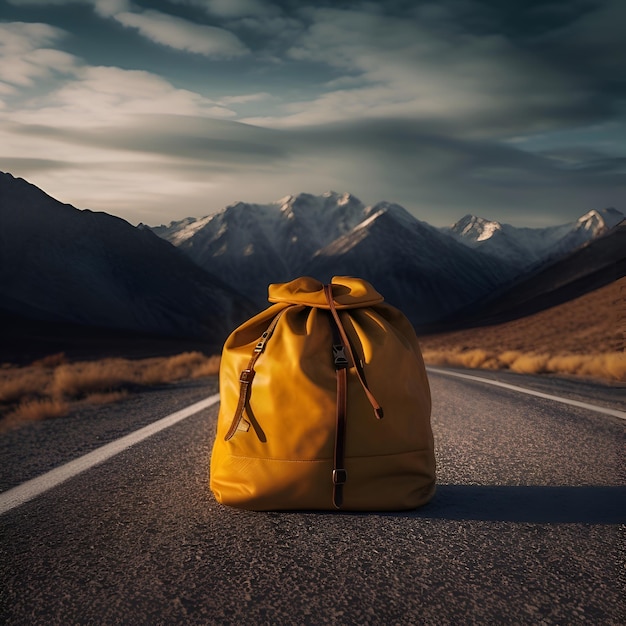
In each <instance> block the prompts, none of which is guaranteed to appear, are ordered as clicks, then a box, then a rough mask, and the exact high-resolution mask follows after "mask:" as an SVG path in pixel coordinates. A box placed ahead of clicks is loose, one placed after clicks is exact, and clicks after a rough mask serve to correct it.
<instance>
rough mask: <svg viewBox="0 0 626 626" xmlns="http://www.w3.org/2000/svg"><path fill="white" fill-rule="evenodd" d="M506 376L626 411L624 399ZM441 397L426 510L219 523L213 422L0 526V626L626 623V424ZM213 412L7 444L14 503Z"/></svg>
mask: <svg viewBox="0 0 626 626" xmlns="http://www.w3.org/2000/svg"><path fill="white" fill-rule="evenodd" d="M469 373H471V372H469ZM476 375H477V376H483V374H482V373H476ZM491 376H492V377H494V376H496V375H491ZM497 377H499V378H500V379H501V380H506V381H507V382H510V383H512V384H518V385H522V386H523V385H524V382H525V381H526V382H527V383H528V384H527V386H528V387H531V388H532V387H533V385H534V387H535V388H537V389H538V390H541V391H544V392H547V393H551V394H558V393H559V390H563V391H562V393H563V395H565V396H566V397H572V398H576V399H577V400H583V401H585V400H586V401H588V402H592V403H595V404H598V405H601V406H608V407H614V408H617V409H620V410H624V403H623V401H620V400H619V399H618V397H619V396H618V394H619V393H622V392H623V389H621V390H616V389H611V388H609V387H604V386H602V385H592V384H588V385H587V384H583V383H577V384H575V385H573V384H572V383H571V382H568V381H564V382H560V381H559V380H558V379H543V380H541V381H540V380H538V379H535V378H525V377H512V376H507V375H504V374H500V375H497ZM430 380H431V386H432V393H433V400H434V404H433V428H434V432H435V437H436V452H437V460H438V483H439V487H438V493H437V495H436V496H435V498H434V500H433V501H432V503H430V504H429V505H427V506H426V507H424V508H422V509H420V510H417V511H411V512H400V513H384V514H381V513H371V514H354V513H339V514H338V513H333V512H328V513H326V512H317V513H311V512H294V513H275V512H271V513H255V512H249V511H241V510H234V509H230V508H226V507H223V506H221V505H219V504H217V503H216V501H215V500H214V498H213V496H212V495H211V493H210V492H209V490H208V486H207V475H208V463H209V454H210V449H211V445H212V441H213V433H214V429H215V420H216V415H217V405H214V406H213V407H211V408H209V409H206V410H203V411H201V412H200V413H197V414H195V415H193V416H191V417H188V418H187V419H184V420H183V421H181V422H179V423H177V424H175V425H174V426H172V427H170V428H168V429H166V430H162V431H160V432H158V433H157V434H155V435H153V436H152V437H150V438H148V439H146V440H144V441H142V442H141V443H138V444H136V445H134V446H133V447H131V448H129V449H127V450H125V451H123V452H121V453H119V454H118V455H117V456H114V457H113V458H111V459H109V460H107V461H106V462H103V463H101V464H100V465H97V466H95V467H93V468H92V469H89V470H87V471H85V472H83V473H81V474H79V475H78V476H76V477H74V478H72V479H70V480H68V481H66V482H65V483H63V484H61V485H59V486H57V487H55V488H53V489H51V490H49V491H47V492H46V493H43V494H42V495H39V496H38V497H36V498H34V499H32V500H30V501H28V502H26V503H24V504H22V505H20V506H18V507H16V508H13V509H11V510H9V511H8V512H6V513H4V515H2V516H1V517H0V532H1V542H2V543H1V546H2V548H1V553H0V623H2V624H11V625H12V624H45V625H55V624H59V625H61V624H62V625H66V624H151V625H157V624H238V625H256V624H268V625H269V624H271V625H275V624H279V625H280V624H346V625H349V624H381V625H385V626H390V625H394V624H429V625H430V624H432V625H437V626H441V625H446V624H454V625H463V624H560V625H565V624H567V625H570V624H585V625H588V624H602V625H605V624H606V625H612V624H613V625H618V624H619V625H623V624H624V623H626V600H625V597H626V588H625V584H624V583H625V578H624V566H625V545H626V543H625V540H626V538H625V536H624V533H625V526H624V523H625V522H626V504H625V503H626V480H625V479H626V476H625V473H624V456H623V454H624V449H625V445H624V444H625V443H626V421H624V420H620V419H619V418H616V417H611V416H607V415H603V414H599V413H596V412H594V411H592V410H588V409H583V408H579V407H572V406H568V405H564V404H560V403H558V402H555V401H552V400H548V399H542V398H538V397H534V396H529V395H525V394H521V393H518V392H515V391H513V390H510V389H503V388H498V387H493V386H491V385H488V384H485V383H483V382H480V381H470V380H466V379H459V378H452V377H449V376H445V375H443V374H440V373H434V372H433V373H431V375H430ZM213 393H215V381H211V382H210V383H209V384H207V383H206V381H205V382H204V383H198V382H195V383H188V384H185V385H179V386H177V387H175V388H162V389H159V390H155V391H153V392H149V393H146V394H141V395H139V396H137V397H134V398H131V399H129V400H127V401H125V402H123V403H120V404H118V405H111V406H108V407H100V408H99V409H85V411H82V412H80V413H79V414H77V415H74V416H73V417H70V418H64V419H62V420H60V421H56V422H45V423H42V424H36V425H33V426H29V427H26V428H23V429H21V430H20V431H16V432H14V433H9V434H8V435H5V437H4V438H3V443H1V444H0V454H1V457H0V459H1V460H2V478H1V480H2V484H1V486H0V488H1V489H3V490H6V489H8V488H10V487H14V486H16V485H18V484H20V483H22V482H23V481H25V480H27V479H29V478H33V477H35V476H38V475H40V474H42V473H44V472H46V471H48V470H50V469H52V468H53V467H55V466H57V465H59V464H61V463H65V462H67V461H69V460H71V459H73V458H76V457H77V456H80V455H82V454H85V453H86V452H90V451H91V450H94V449H95V448H97V447H98V446H101V445H102V444H104V443H107V442H109V441H112V440H114V439H116V438H118V437H120V436H121V435H124V434H126V433H127V432H130V431H133V430H136V429H138V428H140V427H142V426H144V425H145V424H146V423H149V422H150V421H155V420H157V419H159V418H161V417H164V416H166V415H168V414H169V413H172V412H173V411H177V410H179V409H180V408H182V407H183V406H186V405H188V404H191V403H193V402H196V401H198V400H200V399H201V398H203V397H206V396H207V395H210V394H213ZM568 393H569V396H568V395H567V394H568ZM621 397H622V398H623V393H622V395H621Z"/></svg>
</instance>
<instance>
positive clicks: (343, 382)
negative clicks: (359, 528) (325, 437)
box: [324, 288, 349, 509]
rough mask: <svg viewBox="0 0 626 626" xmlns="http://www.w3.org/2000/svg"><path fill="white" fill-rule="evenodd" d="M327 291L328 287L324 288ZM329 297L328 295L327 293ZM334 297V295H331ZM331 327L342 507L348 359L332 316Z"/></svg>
mask: <svg viewBox="0 0 626 626" xmlns="http://www.w3.org/2000/svg"><path fill="white" fill-rule="evenodd" d="M324 293H326V288H324ZM327 297H328V295H327ZM331 297H332V296H331ZM330 328H331V330H332V333H333V361H334V363H335V372H336V374H337V404H336V412H335V449H334V458H333V475H332V476H333V505H334V507H335V508H336V509H340V508H341V505H342V504H343V486H344V484H345V482H346V480H347V479H348V473H347V472H346V469H345V468H344V459H345V444H346V417H347V412H348V411H347V409H348V365H349V363H348V359H347V358H346V347H345V345H344V344H343V343H342V340H341V335H340V334H339V329H338V328H337V325H336V324H335V321H334V320H333V319H332V317H331V318H330Z"/></svg>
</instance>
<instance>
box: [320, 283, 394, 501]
mask: <svg viewBox="0 0 626 626" xmlns="http://www.w3.org/2000/svg"><path fill="white" fill-rule="evenodd" d="M324 295H325V296H326V300H327V301H328V306H329V308H330V312H331V314H332V319H331V323H330V326H331V329H332V333H333V359H334V363H335V371H336V373H337V409H336V427H335V451H334V458H333V475H332V477H333V505H334V506H335V508H336V509H340V508H341V506H342V504H343V486H344V484H345V483H346V481H347V479H348V472H347V471H346V469H345V467H344V465H345V445H346V422H347V414H348V367H349V366H350V361H349V359H350V360H351V361H352V364H353V365H354V367H355V369H356V371H357V376H358V378H359V381H360V382H361V385H362V386H363V389H364V391H365V392H366V395H367V397H368V399H369V401H370V403H371V404H372V406H373V407H374V411H375V413H376V417H378V418H381V417H382V416H383V411H382V408H381V407H380V405H379V404H378V402H376V399H375V398H374V396H373V395H372V393H371V392H370V390H369V389H368V388H367V385H366V384H365V377H364V376H363V374H362V372H359V364H358V362H357V361H356V359H355V358H354V353H353V351H352V347H351V346H350V341H349V340H348V335H347V334H346V331H345V330H344V328H343V325H342V323H341V320H340V319H339V315H338V313H337V309H336V308H335V303H334V300H333V288H332V285H324ZM346 353H347V354H346ZM348 357H349V359H348Z"/></svg>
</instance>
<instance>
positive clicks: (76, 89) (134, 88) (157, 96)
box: [12, 66, 235, 132]
mask: <svg viewBox="0 0 626 626" xmlns="http://www.w3.org/2000/svg"><path fill="white" fill-rule="evenodd" d="M172 111H175V112H176V113H177V114H179V115H194V116H198V117H231V116H234V115H235V113H234V112H233V111H231V110H230V109H228V108H226V107H224V106H221V105H219V104H217V103H216V102H214V101H213V100H210V99H208V98H205V97H203V96H201V95H200V94H197V93H195V92H192V91H188V90H185V89H177V88H175V87H174V86H172V84H171V83H169V82H168V81H167V80H165V79H163V78H161V77H160V76H157V75H155V74H151V73H150V72H146V71H143V70H123V69H120V68H117V67H92V66H85V67H82V68H81V69H80V70H79V71H77V72H76V77H75V79H74V80H71V81H68V82H66V83H64V84H62V85H61V86H60V87H59V88H58V89H56V90H53V91H51V92H50V93H48V94H46V95H45V96H41V97H39V98H38V99H37V106H36V107H32V106H30V107H25V108H24V109H21V110H16V111H14V113H13V115H12V119H13V120H14V121H15V122H16V123H18V124H27V125H35V126H50V127H57V128H59V129H63V130H62V132H65V130H66V129H69V128H73V127H84V128H89V127H92V126H95V125H103V124H104V125H108V126H112V127H114V126H115V125H116V124H124V123H126V121H127V120H128V118H129V117H130V116H138V115H157V114H165V113H171V112H172Z"/></svg>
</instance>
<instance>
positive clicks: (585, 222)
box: [441, 208, 624, 270]
mask: <svg viewBox="0 0 626 626" xmlns="http://www.w3.org/2000/svg"><path fill="white" fill-rule="evenodd" d="M623 219H624V215H623V214H622V213H620V211H617V210H616V209H613V208H607V209H600V210H592V211H589V212H588V213H586V214H585V215H583V216H582V217H581V218H579V219H578V220H576V221H575V222H571V223H567V224H562V225H560V226H551V227H548V228H516V227H515V226H511V225H510V224H501V223H500V222H496V221H492V220H487V219H485V218H482V217H477V216H475V215H466V216H465V217H463V218H462V219H460V220H459V221H458V222H456V223H455V224H453V225H452V226H450V227H446V228H442V229H441V231H442V232H444V233H447V234H450V235H452V236H453V237H455V238H456V239H457V241H460V242H461V243H463V244H465V245H466V246H469V247H470V248H473V249H476V250H481V251H483V252H487V253H489V254H490V255H492V256H495V257H497V258H498V259H502V260H506V261H508V262H511V263H514V264H515V265H517V266H519V268H520V269H522V270H523V269H526V268H529V267H531V266H533V265H537V263H540V262H543V261H546V260H548V259H556V258H558V257H559V256H562V255H565V254H569V253H570V252H573V251H574V250H575V249H577V248H579V247H580V246H583V245H585V244H587V243H589V242H590V241H593V240H594V239H596V238H598V237H601V236H602V235H605V234H606V233H608V232H609V231H610V230H611V229H613V228H614V227H615V226H617V224H619V223H620V222H621V221H622V220H623Z"/></svg>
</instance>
